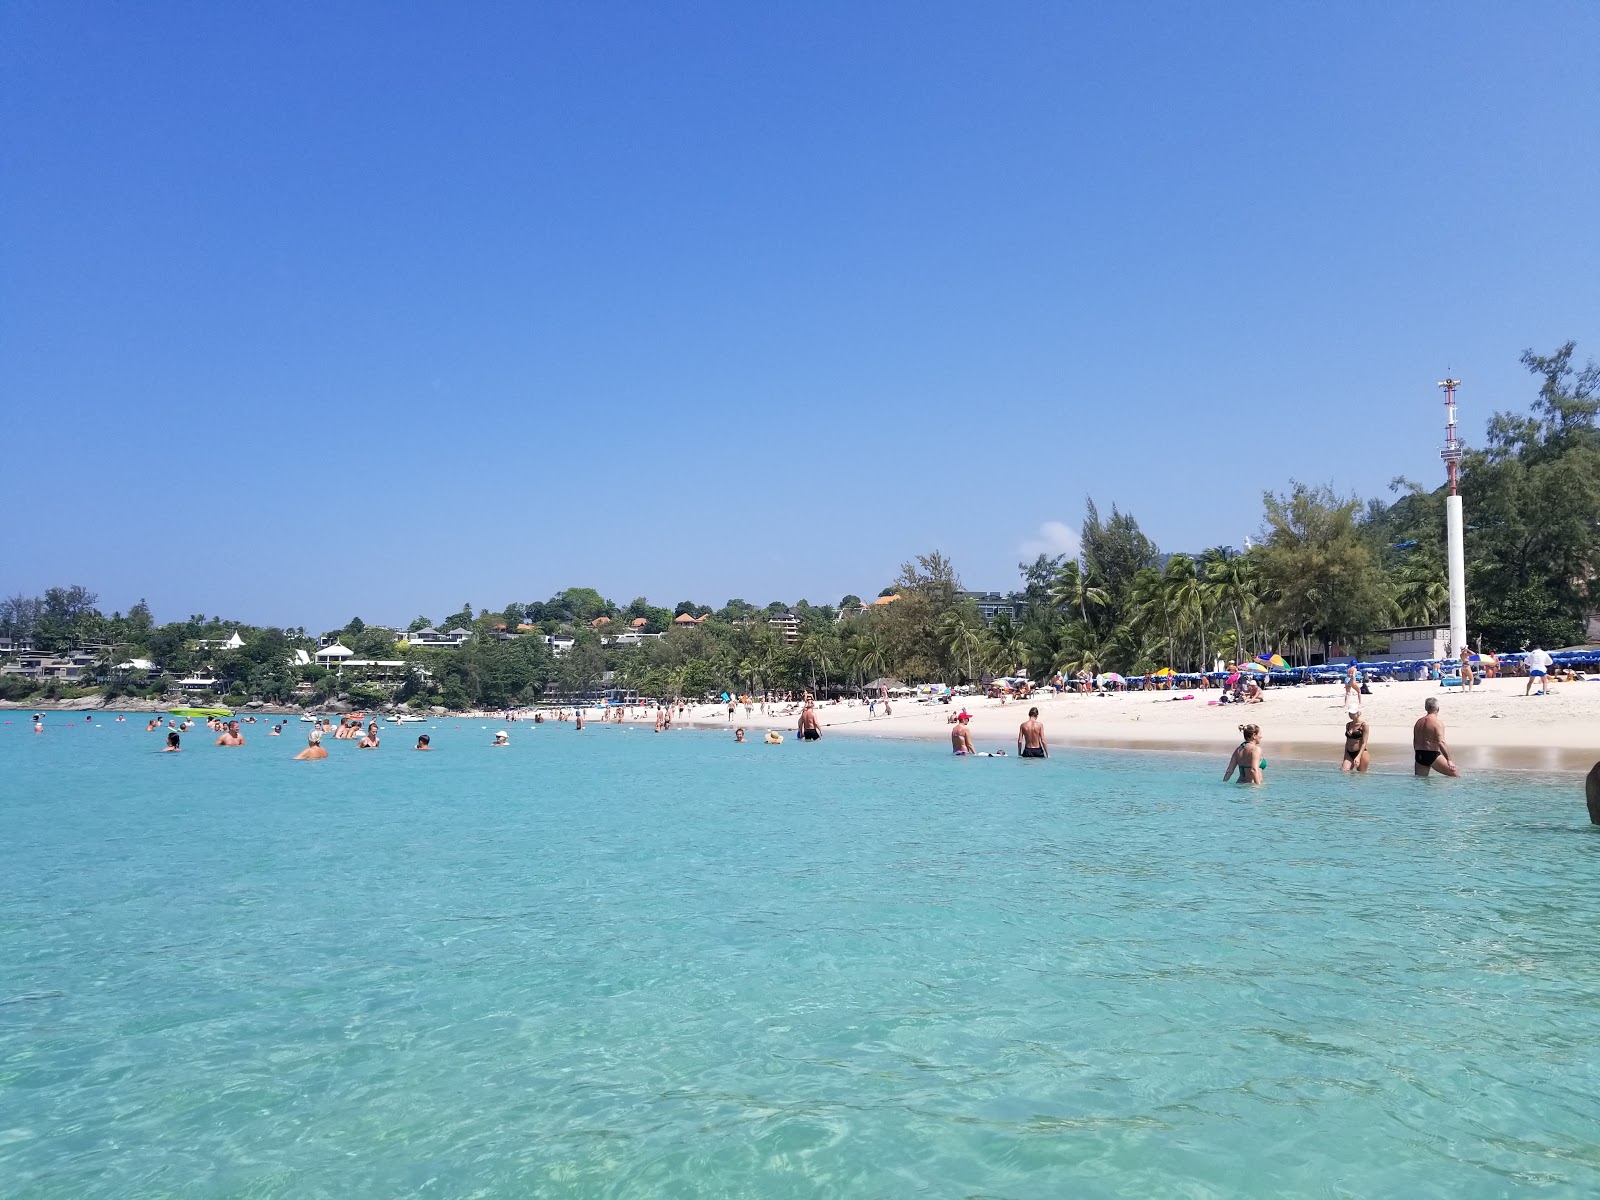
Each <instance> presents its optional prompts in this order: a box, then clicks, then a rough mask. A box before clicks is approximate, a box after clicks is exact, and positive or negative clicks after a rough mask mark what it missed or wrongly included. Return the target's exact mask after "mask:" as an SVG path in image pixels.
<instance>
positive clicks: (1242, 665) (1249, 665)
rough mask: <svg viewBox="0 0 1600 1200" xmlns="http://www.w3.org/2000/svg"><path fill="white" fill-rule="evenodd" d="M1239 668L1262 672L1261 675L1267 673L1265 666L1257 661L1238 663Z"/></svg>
mask: <svg viewBox="0 0 1600 1200" xmlns="http://www.w3.org/2000/svg"><path fill="white" fill-rule="evenodd" d="M1239 670H1241V671H1255V672H1257V673H1259V674H1262V675H1265V674H1266V673H1267V669H1266V668H1265V667H1263V666H1262V665H1261V664H1260V663H1258V662H1247V663H1240V664H1239Z"/></svg>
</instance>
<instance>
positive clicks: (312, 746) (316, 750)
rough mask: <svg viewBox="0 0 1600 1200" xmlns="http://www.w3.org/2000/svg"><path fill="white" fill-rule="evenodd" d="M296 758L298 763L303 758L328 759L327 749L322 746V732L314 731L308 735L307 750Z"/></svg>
mask: <svg viewBox="0 0 1600 1200" xmlns="http://www.w3.org/2000/svg"><path fill="white" fill-rule="evenodd" d="M294 757H295V761H296V762H298V761H299V760H301V759H303V758H305V759H311V758H327V757H328V750H327V747H325V746H324V745H323V744H322V730H320V729H313V730H312V731H311V732H310V733H308V734H306V748H305V749H304V750H302V751H300V753H299V754H296V755H295V756H294Z"/></svg>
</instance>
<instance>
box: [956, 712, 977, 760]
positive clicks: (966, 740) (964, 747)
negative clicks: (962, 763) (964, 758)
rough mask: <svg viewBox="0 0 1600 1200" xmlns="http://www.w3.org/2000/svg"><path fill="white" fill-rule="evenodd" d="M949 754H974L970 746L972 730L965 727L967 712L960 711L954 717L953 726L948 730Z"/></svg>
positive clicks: (974, 751)
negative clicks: (960, 712) (959, 714)
mask: <svg viewBox="0 0 1600 1200" xmlns="http://www.w3.org/2000/svg"><path fill="white" fill-rule="evenodd" d="M950 753H951V754H976V753H977V751H976V750H974V749H973V747H972V730H971V729H969V728H968V727H967V714H966V713H962V714H961V716H959V717H958V718H956V723H955V725H954V727H952V728H951V730H950Z"/></svg>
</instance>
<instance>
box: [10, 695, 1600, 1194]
mask: <svg viewBox="0 0 1600 1200" xmlns="http://www.w3.org/2000/svg"><path fill="white" fill-rule="evenodd" d="M26 715H27V714H7V716H9V717H10V718H11V719H12V721H13V723H12V724H10V725H0V855H3V859H0V864H3V871H0V1195H3V1196H5V1197H8V1198H14V1197H33V1196H61V1197H132V1196H138V1197H145V1196H185V1197H188V1196H194V1197H200V1196H241V1197H243V1196H250V1197H277V1196H283V1197H290V1196H293V1197H317V1196H329V1197H335V1196H337V1197H350V1196H375V1197H376V1196H383V1197H398V1196H426V1197H431V1196H439V1197H458V1196H483V1197H500V1196H506V1197H514V1196H573V1197H590V1196H592V1197H647V1196H648V1197H656V1196H667V1197H766V1196H774V1197H789V1196H793V1197H814V1196H867V1197H873V1196H885V1197H899V1196H928V1197H978V1196H981V1197H1067V1196H1071V1197H1100V1196H1138V1197H1165V1196H1182V1197H1208V1196H1217V1197H1222V1196H1274V1197H1285V1196H1319V1197H1321V1196H1350V1197H1378V1196H1406V1197H1429V1196H1439V1197H1452V1198H1456V1200H1459V1198H1461V1197H1476V1196H1510V1195H1532V1194H1537V1195H1548V1196H1589V1195H1594V1194H1596V1192H1597V1191H1600V1099H1597V1097H1600V955H1597V954H1596V952H1595V948H1594V944H1593V935H1594V930H1595V928H1596V924H1595V914H1596V912H1597V911H1600V836H1597V834H1600V831H1592V830H1591V828H1590V826H1589V825H1588V823H1587V817H1586V815H1585V813H1584V811H1583V803H1582V796H1581V782H1575V781H1573V780H1572V779H1570V778H1563V779H1560V780H1556V781H1541V780H1540V779H1538V778H1536V777H1524V776H1516V775H1504V776H1499V777H1491V776H1487V775H1484V776H1478V777H1476V778H1471V779H1467V780H1463V781H1459V782H1454V781H1447V780H1432V781H1427V782H1418V781H1414V780H1412V779H1410V778H1409V777H1401V776H1371V777H1368V778H1365V779H1351V778H1346V777H1341V776H1340V775H1339V774H1338V773H1337V772H1336V771H1334V770H1332V769H1321V770H1319V769H1311V768H1298V769H1297V768H1293V767H1286V766H1279V765H1277V764H1275V765H1274V766H1273V768H1272V770H1271V771H1270V772H1269V775H1270V777H1271V782H1270V783H1269V785H1268V787H1266V788H1265V789H1261V790H1258V791H1252V790H1246V789H1239V788H1235V787H1230V786H1225V785H1223V784H1221V783H1220V782H1218V781H1217V777H1218V776H1219V775H1220V773H1221V766H1222V764H1221V763H1220V762H1212V761H1210V760H1209V759H1206V760H1202V759H1198V758H1192V757H1188V756H1181V755H1168V756H1153V755H1131V754H1129V755H1112V754H1090V753H1072V752H1066V753H1063V754H1061V755H1059V756H1058V757H1056V758H1054V759H1052V760H1050V761H1049V762H1046V763H1029V762H1021V761H1018V760H1015V759H1000V760H989V759H979V760H956V759H952V758H950V757H949V756H948V755H946V754H944V753H943V752H942V750H941V748H940V747H937V746H935V745H931V744H896V743H865V742H859V741H847V740H845V739H843V738H832V739H829V740H827V741H825V742H823V743H821V744H819V745H816V746H802V745H799V744H796V743H794V742H793V741H792V740H791V741H790V742H789V743H787V744H785V745H784V746H781V747H767V746H762V745H746V746H735V745H733V744H732V741H731V739H730V738H728V737H727V736H726V735H713V734H701V733H693V732H677V733H672V734H668V735H665V736H656V735H653V734H651V733H649V732H647V731H643V730H640V731H624V730H617V729H609V728H602V729H590V730H586V731H585V732H584V733H582V734H579V733H577V732H575V731H574V730H573V729H572V728H571V727H570V726H567V725H546V726H543V727H540V728H538V729H534V728H532V727H530V726H526V725H518V726H515V727H513V746H512V747H511V749H509V750H491V749H489V748H488V746H487V744H486V743H487V741H488V738H489V734H490V732H491V727H488V726H485V725H484V724H483V723H482V722H455V721H450V722H441V723H440V724H439V726H438V727H436V728H435V729H433V730H432V731H431V732H432V733H433V735H434V738H435V742H436V744H437V745H438V747H439V749H438V751H437V752H436V753H434V754H431V755H425V754H416V753H412V752H410V751H409V750H408V749H406V748H405V747H406V746H408V745H409V744H410V742H411V741H413V740H414V737H415V733H416V730H417V728H420V727H411V728H407V729H406V730H404V731H400V730H393V729H391V730H390V731H389V732H388V735H387V737H386V740H385V745H384V748H383V749H382V750H380V751H378V752H377V753H369V752H359V751H356V750H355V749H354V748H353V746H352V745H350V744H331V745H330V750H331V751H332V757H331V758H330V759H329V760H327V761H325V762H321V763H296V762H292V761H290V760H289V756H290V755H291V754H292V753H293V752H294V751H295V750H296V749H297V748H298V747H299V745H301V744H302V743H303V737H302V730H303V727H301V726H299V725H290V726H289V727H288V731H289V736H286V737H284V738H281V739H268V738H266V737H265V736H263V733H264V731H261V732H252V733H251V735H250V736H251V744H250V745H249V746H247V747H245V748H244V749H243V750H236V751H224V750H221V749H215V748H212V747H211V746H210V745H209V744H208V743H209V741H210V739H209V738H207V737H203V736H201V731H196V733H195V734H193V735H190V736H189V737H188V738H187V739H186V741H187V742H188V744H189V746H190V749H188V750H186V751H185V752H184V753H183V754H181V755H160V754H157V753H155V751H156V749H157V746H158V744H159V740H160V739H159V735H157V734H145V733H144V732H143V721H142V720H137V719H134V718H130V720H129V722H128V723H126V724H122V725H110V724H106V723H104V722H103V721H101V720H99V719H97V720H96V722H95V725H96V726H102V727H99V728H87V729H85V728H69V727H68V726H69V717H68V716H67V715H65V714H62V715H52V716H51V717H50V718H49V730H48V732H47V733H46V734H44V735H43V736H34V735H33V734H31V733H30V732H28V724H27V722H26V721H25V719H24V718H25V717H26ZM494 727H498V726H494ZM258 728H259V727H258ZM1269 757H1270V746H1269Z"/></svg>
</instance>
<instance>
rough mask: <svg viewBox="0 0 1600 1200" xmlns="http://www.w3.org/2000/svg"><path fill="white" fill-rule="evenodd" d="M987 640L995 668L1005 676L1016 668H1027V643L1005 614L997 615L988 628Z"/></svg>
mask: <svg viewBox="0 0 1600 1200" xmlns="http://www.w3.org/2000/svg"><path fill="white" fill-rule="evenodd" d="M989 640H990V642H991V643H992V644H993V648H994V661H995V665H996V667H998V668H999V669H1001V670H1004V671H1005V672H1006V673H1007V674H1009V673H1010V672H1011V671H1012V670H1014V669H1015V668H1017V667H1022V668H1024V669H1026V668H1027V665H1028V643H1027V642H1026V641H1025V640H1024V639H1023V636H1022V631H1021V630H1020V629H1018V628H1017V626H1016V623H1015V622H1014V621H1012V619H1011V618H1010V616H1008V615H1007V614H1006V613H1000V614H998V615H997V616H996V617H995V619H994V623H993V624H992V625H990V626H989Z"/></svg>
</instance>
